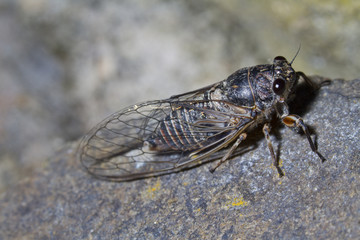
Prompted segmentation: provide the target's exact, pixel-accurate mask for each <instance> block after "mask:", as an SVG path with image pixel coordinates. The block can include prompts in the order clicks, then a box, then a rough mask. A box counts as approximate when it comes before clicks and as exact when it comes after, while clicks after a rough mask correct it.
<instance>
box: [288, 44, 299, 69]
mask: <svg viewBox="0 0 360 240" xmlns="http://www.w3.org/2000/svg"><path fill="white" fill-rule="evenodd" d="M300 48H301V43H300V44H299V48H298V50H297V52H296V54H295V56H294V58H293V59H292V60H291V62H290V65H292V63H293V62H294V60H295V58H296V57H297V55H298V54H299V52H300Z"/></svg>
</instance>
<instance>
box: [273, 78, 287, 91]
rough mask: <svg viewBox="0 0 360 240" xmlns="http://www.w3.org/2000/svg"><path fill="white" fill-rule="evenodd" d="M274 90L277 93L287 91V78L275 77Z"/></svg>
mask: <svg viewBox="0 0 360 240" xmlns="http://www.w3.org/2000/svg"><path fill="white" fill-rule="evenodd" d="M273 91H274V93H275V94H277V95H281V94H283V92H284V91H285V80H284V79H281V78H278V79H275V81H274V83H273Z"/></svg>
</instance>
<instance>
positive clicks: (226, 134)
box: [78, 95, 251, 181]
mask: <svg viewBox="0 0 360 240" xmlns="http://www.w3.org/2000/svg"><path fill="white" fill-rule="evenodd" d="M184 98H185V99H186V100H183V99H184ZM188 99H189V96H188V95H182V96H179V97H175V98H170V99H167V100H160V101H150V102H145V103H142V104H139V105H134V106H132V107H130V108H127V109H123V110H122V111H119V112H117V113H115V114H113V115H111V116H109V117H108V118H106V119H105V120H103V121H102V122H101V123H100V124H98V125H97V126H96V127H95V128H94V129H92V130H91V131H90V132H89V133H88V134H87V135H86V136H85V137H84V138H83V139H82V141H81V143H80V146H79V150H78V157H79V158H80V160H81V162H82V164H83V165H84V166H85V168H86V169H87V170H88V171H89V172H90V173H91V174H93V175H95V176H97V177H100V178H105V179H110V180H115V181H127V180H133V179H139V178H145V177H150V176H157V175H162V174H166V173H171V172H177V171H180V170H181V169H184V168H189V167H192V166H195V165H198V164H201V163H202V162H203V161H205V160H206V161H210V160H212V159H214V158H218V157H220V156H221V155H222V154H221V153H216V152H218V151H219V150H220V149H222V148H224V147H225V146H227V145H228V144H229V143H230V142H232V141H233V140H234V139H235V138H236V137H237V136H238V135H239V134H240V133H241V132H242V131H243V130H244V129H245V128H244V126H245V125H246V124H249V122H251V119H245V118H241V116H238V117H239V119H242V120H244V121H241V122H239V123H238V124H236V125H234V124H230V119H231V117H230V116H229V114H228V113H226V112H221V111H216V110H214V109H205V108H203V109H197V107H196V106H195V105H194V102H196V101H197V100H193V101H189V100H188ZM179 107H186V108H191V109H192V110H193V111H197V112H201V113H204V114H207V116H211V118H207V119H201V120H198V121H195V122H189V121H190V120H189V121H185V120H184V121H182V124H183V125H185V124H188V125H190V126H191V131H182V132H181V133H180V135H176V136H172V137H173V138H179V139H181V138H184V139H185V138H188V139H189V138H193V139H200V135H201V136H202V137H203V136H204V135H206V133H207V132H211V133H212V134H211V135H210V136H209V137H206V138H202V140H201V141H200V142H199V145H200V146H202V147H199V148H197V149H193V150H191V151H190V150H189V151H182V150H179V149H177V150H176V149H175V150H174V149H165V150H161V151H159V150H152V149H151V146H149V142H148V140H149V139H150V138H151V137H154V136H155V137H157V136H156V135H157V134H159V128H160V124H161V122H162V121H164V119H166V118H169V116H171V114H170V113H171V112H172V111H174V109H177V108H179ZM170 120H171V119H170ZM245 120H246V121H245ZM224 126H226V127H224ZM180 127H182V128H183V126H180ZM184 129H185V128H184Z"/></svg>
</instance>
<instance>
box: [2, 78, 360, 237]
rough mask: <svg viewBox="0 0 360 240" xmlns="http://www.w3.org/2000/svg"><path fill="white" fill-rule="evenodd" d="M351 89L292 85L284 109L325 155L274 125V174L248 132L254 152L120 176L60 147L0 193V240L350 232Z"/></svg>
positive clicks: (358, 98) (354, 233) (357, 165)
mask: <svg viewBox="0 0 360 240" xmlns="http://www.w3.org/2000/svg"><path fill="white" fill-rule="evenodd" d="M359 90H360V80H359V79H357V80H353V81H343V80H333V82H332V84H331V85H330V86H326V87H323V88H322V89H321V90H320V91H319V92H318V93H317V94H310V93H309V91H308V90H307V89H306V88H299V91H298V95H297V98H296V99H295V100H294V102H293V103H292V104H291V111H292V112H293V113H298V114H300V115H301V116H303V118H304V119H305V121H306V123H307V124H308V125H309V126H311V129H312V133H313V135H316V136H317V137H316V139H317V143H318V146H319V150H320V152H321V153H322V154H323V155H324V156H325V157H326V158H327V161H326V162H324V163H321V161H320V160H319V159H318V157H317V156H316V154H314V153H312V152H311V150H310V147H309V144H308V142H307V140H306V138H305V136H302V135H300V134H296V133H295V132H293V131H291V130H289V129H286V128H284V127H281V125H280V124H277V123H276V122H275V123H274V125H275V126H274V128H273V133H274V135H273V136H272V139H273V141H274V143H275V144H274V145H275V149H276V148H278V149H279V151H278V152H279V153H280V160H281V161H282V169H283V170H284V172H285V176H284V177H283V178H279V177H278V174H277V172H276V170H275V169H274V168H273V167H272V166H271V158H270V155H269V153H268V149H267V148H266V143H265V140H264V139H263V138H262V136H261V134H260V133H259V132H257V131H255V132H254V135H253V136H252V137H251V138H249V139H248V141H247V143H246V144H247V145H249V146H254V149H252V150H251V151H247V152H245V153H243V154H241V155H240V156H237V157H235V158H233V159H232V160H230V161H227V162H226V163H224V164H223V165H221V166H220V167H219V168H218V169H217V170H216V171H215V173H213V174H211V173H210V172H209V171H208V169H209V168H210V167H211V166H213V164H214V162H212V163H208V164H204V165H201V166H199V167H196V168H193V169H190V170H187V171H184V172H180V173H177V174H170V175H165V176H162V177H157V178H149V179H145V180H138V181H133V182H122V183H116V182H106V181H101V180H98V179H95V178H93V177H92V176H90V175H88V174H87V173H86V172H85V171H84V169H82V167H81V165H80V163H79V161H78V160H77V159H76V158H75V151H76V150H75V149H76V143H73V144H68V145H67V146H65V147H64V148H63V149H62V150H61V151H59V152H58V153H57V154H55V155H54V156H53V157H52V158H50V159H49V161H48V163H47V166H46V167H45V168H40V167H39V168H38V174H37V175H35V176H34V177H32V178H27V179H25V180H23V181H22V182H21V183H19V184H18V185H17V186H16V187H14V188H13V189H9V190H7V192H6V193H4V194H2V196H1V198H0V209H1V213H0V239H15V238H16V239H19V238H23V239H65V238H67V239H69V238H70V239H104V238H107V239H134V238H136V239H160V238H161V239H169V238H176V239H253V238H257V239H259V238H261V239H273V238H275V239H359V237H360V226H359V225H360V223H359V219H360V196H359V184H360V161H359V160H360V151H359V145H360V140H359V134H360V132H359V131H360V130H359V129H360V128H359V126H360V124H359V116H360V111H359V109H360V91H359ZM260 132H261V131H260Z"/></svg>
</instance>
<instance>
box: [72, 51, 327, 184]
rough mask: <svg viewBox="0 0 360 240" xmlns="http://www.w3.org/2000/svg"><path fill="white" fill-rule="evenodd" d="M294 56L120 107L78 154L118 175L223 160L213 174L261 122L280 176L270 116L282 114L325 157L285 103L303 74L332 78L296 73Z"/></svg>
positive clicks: (100, 173) (91, 168) (100, 172)
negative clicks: (203, 84)
mask: <svg viewBox="0 0 360 240" xmlns="http://www.w3.org/2000/svg"><path fill="white" fill-rule="evenodd" d="M296 55H297V54H296ZM296 55H295V57H296ZM295 57H294V59H295ZM294 59H293V60H292V61H291V62H288V61H287V60H286V59H285V58H284V57H282V56H277V57H275V58H274V61H273V64H264V65H257V66H253V67H246V68H242V69H240V70H238V71H236V72H234V73H233V74H231V75H230V76H229V77H228V78H227V79H225V80H223V81H220V82H218V83H215V84H213V85H210V86H207V87H204V88H201V89H198V90H195V91H191V92H187V93H184V94H179V95H175V96H172V97H170V98H168V99H165V100H156V101H148V102H144V103H140V104H137V105H133V106H130V107H128V108H125V109H123V110H121V111H119V112H117V113H114V114H113V115H111V116H109V117H108V118H106V119H105V120H103V121H102V122H101V123H99V124H98V125H97V126H96V127H95V128H93V129H92V130H91V131H90V132H89V133H88V134H87V135H86V136H85V137H84V138H83V139H82V141H81V143H80V145H79V149H78V153H77V154H78V158H79V159H80V161H81V162H82V164H83V166H85V168H86V169H87V171H88V172H89V173H91V174H93V175H95V176H96V177H99V178H103V179H107V180H113V181H129V180H135V179H141V178H146V177H153V176H158V175H163V174H168V173H173V172H178V171H180V170H183V169H186V168H190V167H193V166H196V165H199V164H201V163H203V162H206V161H210V160H214V159H219V162H218V163H217V165H216V166H215V167H213V168H212V169H211V170H210V171H211V172H213V171H214V170H215V169H216V168H217V167H219V166H220V165H221V164H222V163H223V162H224V161H226V160H227V159H229V158H230V157H231V156H232V155H233V154H234V153H235V152H236V150H237V149H238V147H239V145H241V143H242V142H243V141H244V140H245V139H246V137H247V136H248V134H251V131H252V130H253V129H254V128H255V127H256V126H257V125H259V124H263V128H262V131H263V133H264V135H265V138H266V141H267V146H268V148H269V151H270V155H271V158H272V161H273V164H274V166H275V167H276V169H277V170H278V173H279V176H280V177H281V176H283V172H282V170H281V168H280V167H279V163H278V161H277V160H276V156H275V153H274V150H273V147H272V143H271V140H270V120H271V119H272V116H273V115H274V114H276V115H277V116H278V117H279V118H280V119H281V120H282V122H283V124H284V125H285V126H287V127H290V128H295V129H302V131H303V132H304V133H305V135H306V137H307V140H308V141H309V143H310V147H311V150H312V151H313V152H315V153H316V154H317V155H318V156H319V158H320V159H321V160H322V161H325V158H324V157H323V156H322V155H321V154H320V152H319V151H318V149H317V146H316V145H315V144H314V142H313V141H312V139H311V136H310V133H309V130H308V128H307V126H306V125H305V123H304V121H303V119H302V118H301V117H299V116H297V115H294V114H290V113H289V110H288V105H287V103H286V102H287V100H288V99H289V96H291V94H292V93H293V91H294V88H295V86H296V84H297V82H298V80H299V79H300V78H302V79H303V80H304V81H305V82H306V83H307V84H309V85H310V86H312V87H313V88H314V89H318V88H320V87H321V86H322V85H323V84H324V83H326V82H328V81H324V82H322V83H320V84H316V83H315V82H313V81H312V80H311V79H310V78H308V77H307V76H306V75H305V74H304V73H303V72H296V71H295V70H294V69H293V68H292V66H291V64H292V63H293V61H294Z"/></svg>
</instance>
